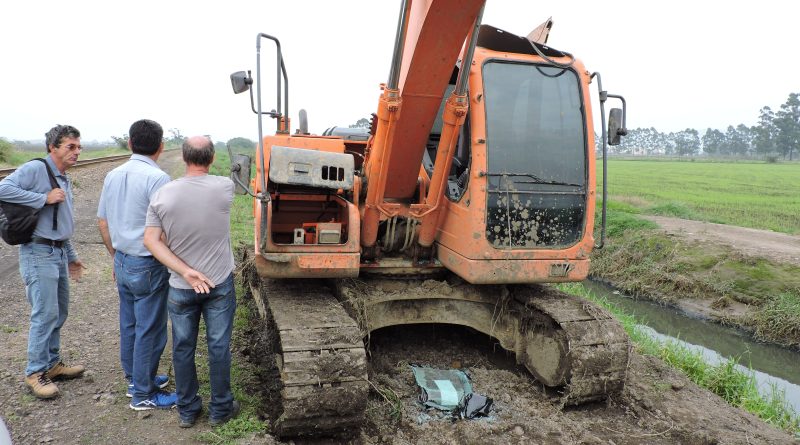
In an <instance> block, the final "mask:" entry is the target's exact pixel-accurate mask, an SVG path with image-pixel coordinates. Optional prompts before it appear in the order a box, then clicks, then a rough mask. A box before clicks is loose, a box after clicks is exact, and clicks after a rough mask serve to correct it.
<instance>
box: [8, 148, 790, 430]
mask: <svg viewBox="0 0 800 445" xmlns="http://www.w3.org/2000/svg"><path fill="white" fill-rule="evenodd" d="M172 156H175V158H172V159H171V160H170V159H169V156H167V157H166V159H163V160H162V162H163V163H164V164H165V165H166V168H165V169H167V170H171V169H172V168H173V167H174V166H175V165H178V164H176V162H177V156H178V155H177V154H175V153H173V154H172ZM110 168H112V167H111V166H108V165H105V166H93V167H86V168H83V169H79V170H75V171H74V172H73V173H72V176H73V178H74V180H75V183H76V188H75V197H76V215H77V218H76V219H77V227H78V230H77V233H76V235H75V237H74V239H73V241H74V242H75V243H76V248H77V249H78V252H79V255H80V256H81V259H82V260H83V262H84V264H85V265H86V266H87V270H86V273H85V275H84V278H83V279H82V280H81V282H79V283H74V284H73V285H72V293H71V295H72V301H71V306H70V315H69V319H68V320H67V322H66V325H65V326H64V328H63V330H62V353H63V356H64V358H65V359H66V361H68V362H73V363H81V364H84V365H86V366H87V368H88V370H87V372H86V375H85V376H84V377H83V378H81V379H76V380H72V381H67V382H63V383H59V387H60V389H61V391H62V395H61V397H59V398H57V399H55V400H52V401H40V400H37V399H35V398H33V397H32V396H31V395H30V394H29V393H28V391H27V388H26V387H25V385H24V383H23V382H22V377H23V373H24V368H25V362H26V353H25V349H26V344H27V333H28V327H29V321H28V317H29V313H30V308H29V306H28V303H27V301H26V299H25V293H24V288H23V285H22V282H21V280H20V278H19V273H18V271H17V260H16V248H12V247H9V246H7V245H4V244H0V307H2V310H0V416H2V417H3V419H4V420H5V422H6V423H7V425H8V426H9V429H10V430H11V434H12V439H13V442H14V443H15V444H40V443H64V444H73V443H78V444H79V443H84V444H106V443H137V444H139V443H144V444H173V443H198V442H199V435H200V434H201V433H204V432H205V433H209V432H213V430H212V429H211V428H210V427H209V425H208V423H207V419H205V418H202V419H201V420H200V422H199V423H198V424H197V425H196V426H195V427H194V428H191V429H181V428H178V425H177V421H178V418H177V413H176V412H175V411H174V410H167V411H146V412H141V413H137V412H134V411H132V410H130V409H129V408H128V400H129V399H127V398H126V397H125V382H124V380H123V376H122V372H121V370H120V366H119V358H118V355H119V353H118V348H119V341H118V335H119V332H118V297H117V294H116V290H115V287H114V283H113V280H112V278H111V260H110V258H109V256H108V254H107V253H106V251H105V248H104V247H103V246H102V243H101V242H100V237H99V234H98V233H97V229H96V223H95V211H96V205H97V198H98V196H99V190H100V187H101V185H102V179H103V177H104V175H105V173H106V172H107V171H108V170H110ZM252 312H253V313H255V312H256V311H255V310H253V311H252ZM250 331H251V332H253V333H254V334H255V333H258V332H259V327H258V324H257V322H256V321H254V322H253V324H251V325H250ZM258 338H262V339H264V338H266V336H263V335H261V336H259V335H253V336H251V340H252V341H250V343H249V345H248V346H247V347H246V348H243V349H237V350H236V351H235V360H238V361H240V362H244V361H245V360H248V358H247V357H250V359H251V360H255V359H258V360H256V361H260V362H261V363H266V361H265V360H266V359H267V357H265V356H263V354H260V352H259V351H260V348H261V346H260V345H259V342H258ZM169 351H170V349H169V346H168V347H167V350H166V351H165V353H164V356H163V358H162V363H161V367H160V371H161V372H165V373H169V374H170V377H172V373H171V367H170V359H171V357H170V352H169ZM245 354H246V355H247V357H245ZM201 360H203V359H202V358H201ZM409 363H419V364H426V365H430V366H435V367H447V368H449V367H459V368H462V369H464V370H465V371H467V372H468V373H469V374H470V376H471V378H472V381H473V386H474V388H475V391H476V392H479V393H481V394H484V395H487V396H489V397H492V398H493V399H494V400H495V404H494V410H493V412H492V416H491V417H490V418H488V419H483V420H471V421H463V420H461V421H455V422H454V421H452V420H451V419H449V418H447V417H443V416H441V415H440V414H438V413H434V412H425V411H424V410H422V409H421V408H420V406H419V405H418V404H417V402H416V398H417V389H416V387H415V385H414V383H413V377H412V374H411V371H410V369H409V366H408V364H409ZM259 374H260V373H259ZM263 374H264V375H265V376H268V375H269V372H268V370H267V369H263ZM273 378H274V377H273ZM370 380H371V381H372V383H373V384H374V385H375V387H377V388H381V389H382V390H383V393H384V394H390V395H391V394H394V395H396V396H397V397H396V399H395V398H389V400H387V399H386V398H384V397H382V396H381V395H379V393H378V392H377V391H375V390H372V391H371V392H370V399H369V402H368V409H367V418H366V421H365V423H364V425H363V427H362V429H361V431H360V432H359V433H358V434H357V435H356V436H355V437H353V438H351V439H349V440H344V439H330V440H325V441H314V442H313V443H338V442H347V441H350V442H353V443H363V444H379V443H386V444H415V443H443V444H461V443H463V444H472V443H476V444H477V443H520V444H521V443H525V444H530V443H534V444H536V443H538V444H576V443H586V444H595V443H596V444H601V443H602V444H644V443H647V444H675V443H678V444H683V443H686V444H791V443H795V444H796V443H800V441H797V440H795V439H793V438H792V437H791V436H789V435H787V434H786V433H784V432H782V431H780V430H778V429H776V428H774V427H772V426H769V425H767V424H765V423H764V422H762V421H760V420H758V419H757V418H755V417H754V416H752V415H750V414H747V413H745V412H743V411H741V410H739V409H734V408H731V407H730V406H728V405H727V404H726V403H725V402H724V401H723V400H722V399H720V398H719V397H717V396H715V395H713V394H711V393H709V392H707V391H705V390H703V389H700V388H698V387H697V386H695V385H694V384H693V383H691V382H689V381H688V380H687V379H686V378H684V377H683V376H681V375H679V374H678V373H676V372H675V371H673V370H671V369H670V368H669V367H667V366H666V365H665V364H664V363H662V362H660V361H657V360H655V359H652V358H648V357H642V356H640V355H638V354H633V357H632V360H631V363H630V365H629V372H628V378H627V386H626V389H625V391H624V392H623V394H622V396H620V397H619V398H617V399H614V400H610V401H608V402H602V403H594V404H590V405H585V406H581V407H578V408H569V409H564V410H562V409H559V407H558V404H557V400H558V396H559V395H558V393H557V391H553V390H549V389H545V388H543V387H542V386H541V385H539V384H538V383H537V382H536V381H535V380H534V379H533V378H531V377H530V376H529V375H528V374H527V372H525V371H524V370H522V369H519V368H517V367H516V366H515V365H514V364H513V361H512V360H510V359H509V358H508V357H506V355H505V354H504V353H503V352H502V351H499V350H498V349H497V348H496V346H495V345H494V344H493V343H492V341H491V339H490V338H487V337H485V336H483V335H480V334H477V333H475V332H473V331H470V330H468V329H466V328H458V327H456V328H454V327H447V326H418V327H411V328H389V329H385V330H381V331H378V332H376V333H374V334H373V336H372V338H371V341H370ZM271 386H274V385H272V384H271V383H270V382H269V381H267V382H263V384H262V385H261V386H260V387H261V388H269V387H271ZM169 388H170V389H171V388H172V386H171V385H170V387H169ZM386 389H391V391H386ZM257 390H258V388H253V392H257ZM261 411H262V412H268V411H269V410H268V407H267V406H264V407H262V408H261ZM0 442H1V441H0ZM278 442H280V441H279V440H278V439H276V438H274V437H272V436H270V435H268V434H259V435H254V436H251V437H247V438H245V439H243V440H241V441H239V443H278ZM293 442H294V443H306V442H309V441H306V440H302V439H297V440H295V441H293ZM287 443H291V442H288V441H287Z"/></svg>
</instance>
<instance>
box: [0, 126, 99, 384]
mask: <svg viewBox="0 0 800 445" xmlns="http://www.w3.org/2000/svg"><path fill="white" fill-rule="evenodd" d="M45 138H46V141H45V144H46V146H47V153H48V156H47V157H46V158H45V162H46V163H47V166H45V163H42V162H39V161H31V162H28V163H25V164H24V165H22V166H21V167H20V168H18V169H17V170H16V171H14V173H12V174H11V175H10V176H8V177H7V178H5V179H3V181H2V182H0V200H3V201H7V202H12V203H15V204H22V205H26V206H29V207H33V208H41V209H42V211H41V212H40V213H39V219H38V222H37V224H36V229H34V231H33V239H31V241H30V242H28V243H25V244H22V245H20V247H19V272H20V275H22V280H23V281H24V282H25V294H26V295H27V297H28V303H30V305H31V327H30V332H29V333H28V365H27V366H26V368H25V384H26V385H28V387H29V388H30V390H31V392H33V395H34V396H36V397H38V398H40V399H50V398H53V397H56V396H58V394H59V392H58V387H57V386H56V384H55V383H53V379H60V378H74V377H80V376H81V375H82V374H83V371H84V367H83V366H81V365H75V366H69V365H66V364H64V362H63V361H62V360H61V354H60V349H61V327H62V326H63V325H64V322H65V321H66V320H67V314H68V312H69V280H68V277H70V278H72V279H74V280H77V279H79V278H80V277H81V274H82V270H83V263H81V260H79V259H78V254H77V253H75V249H74V248H73V247H72V243H70V240H69V239H70V237H71V236H72V233H73V231H74V230H75V221H74V220H73V215H72V183H71V182H70V180H69V178H68V177H67V175H66V172H67V170H68V169H69V168H70V167H72V166H73V165H75V163H77V162H78V156H79V155H80V153H81V148H82V147H81V133H80V132H79V131H78V129H77V128H75V127H72V126H70V125H57V126H55V127H53V128H51V129H50V131H48V132H47V133H46V134H45ZM48 167H49V168H50V171H52V172H53V175H55V177H56V181H57V183H58V185H59V187H60V188H52V185H51V183H50V177H49V176H48V174H47V168H48ZM54 213H55V217H56V219H54V215H53V214H54Z"/></svg>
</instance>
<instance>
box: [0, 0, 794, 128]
mask: <svg viewBox="0 0 800 445" xmlns="http://www.w3.org/2000/svg"><path fill="white" fill-rule="evenodd" d="M399 9H400V0H363V1H360V0H359V1H356V0H340V1H329V0H328V1H325V0H318V1H312V0H291V1H274V0H262V1H247V0H244V1H239V2H220V1H193V2H179V1H169V0H161V1H152V0H136V1H130V0H117V1H80V0H72V1H68V2H64V1H53V0H38V1H15V0H8V1H4V2H2V4H0V137H5V138H7V139H24V140H31V139H42V138H43V134H44V132H45V131H46V130H47V129H49V128H50V127H52V126H53V125H55V124H57V123H62V124H67V123H68V124H71V125H74V126H76V127H78V128H79V129H80V130H81V132H82V134H83V139H84V141H91V140H100V141H103V140H110V137H111V136H112V135H114V136H120V135H122V134H124V133H127V131H128V127H129V126H130V124H131V123H132V122H133V121H134V120H136V119H140V118H150V119H154V120H157V121H159V122H160V123H161V124H162V125H163V126H164V128H165V129H170V128H177V129H179V130H180V131H181V133H182V134H184V135H186V136H188V135H193V134H210V135H211V136H212V137H213V138H214V139H215V140H223V141H224V140H227V139H229V138H232V137H236V136H243V137H248V138H250V139H256V138H257V134H258V133H257V121H256V118H255V115H254V114H253V113H252V112H251V111H250V104H249V99H248V97H247V95H246V94H242V95H234V94H233V92H232V91H231V87H230V81H229V77H228V76H229V74H230V73H231V72H233V71H238V70H247V69H252V70H253V71H254V72H255V60H256V57H255V54H256V51H255V42H256V35H257V33H259V32H264V33H267V34H271V35H274V36H276V37H278V38H279V39H280V40H281V44H282V48H283V52H284V59H285V61H286V64H287V72H288V76H289V82H290V84H289V85H290V89H289V94H290V97H289V105H290V110H289V111H290V116H291V117H292V118H293V119H294V121H295V122H296V121H297V119H296V117H297V111H298V110H299V109H300V108H305V109H306V110H307V112H308V115H309V124H310V125H309V126H310V129H311V131H312V132H316V133H319V132H322V131H323V130H324V129H325V128H328V127H331V126H334V125H338V126H347V125H349V124H352V123H354V122H355V121H357V120H358V119H359V118H361V117H367V116H369V114H370V113H372V112H374V111H375V109H376V106H377V99H378V96H379V94H380V91H379V88H378V87H379V84H380V83H382V82H385V81H386V80H387V77H388V73H389V63H390V59H391V51H392V45H393V39H394V34H395V29H396V23H397V15H398V12H399ZM798 13H800V3H798V2H796V1H792V0H760V1H757V2H752V1H749V2H744V1H702V0H700V1H698V0H695V1H686V0H671V1H661V2H643V1H628V0H617V1H608V2H602V1H569V2H557V1H553V0H549V1H535V0H525V1H521V0H488V2H487V7H486V12H485V14H484V20H483V22H484V23H486V24H491V25H493V26H496V27H498V28H501V29H504V30H506V31H509V32H512V33H515V34H519V35H526V34H527V33H528V32H529V31H530V30H531V29H533V27H535V26H536V25H538V24H539V23H540V22H542V21H543V20H545V19H546V18H547V17H550V16H552V17H553V21H554V26H553V30H552V32H551V35H550V41H549V44H550V45H551V46H553V47H555V48H557V49H562V50H565V51H569V52H571V53H573V54H574V55H575V56H576V57H578V58H579V59H581V60H583V62H584V63H585V65H586V67H587V68H588V69H589V70H590V71H599V72H600V73H601V74H602V76H603V86H604V87H605V89H606V90H608V91H609V92H611V93H617V94H622V95H624V96H625V98H626V99H627V102H628V127H629V128H636V127H655V128H656V129H658V130H660V131H679V130H683V129H685V128H695V129H698V130H699V131H701V133H702V132H704V131H705V129H706V128H709V127H710V128H718V129H722V130H724V129H725V128H727V126H728V125H738V124H740V123H744V124H746V125H754V124H756V123H757V119H758V111H759V109H760V108H761V107H763V106H770V107H771V108H772V109H773V110H777V109H778V108H779V107H780V105H781V104H782V103H784V102H785V101H786V99H787V97H788V95H789V93H792V92H800V69H798V68H800V56H798V50H797V44H798V43H799V42H800V37H798V35H797V27H798V17H800V14H798ZM273 54H274V52H272V47H271V46H270V44H269V43H268V42H265V43H264V44H263V47H262V68H264V69H265V70H269V71H270V72H271V71H272V70H273V69H274V56H273ZM263 89H264V92H265V93H266V94H265V97H264V107H265V109H268V108H272V103H273V102H274V90H275V87H274V85H273V83H272V80H269V81H268V82H265V84H264V86H263ZM273 122H274V121H272V120H265V129H267V130H269V131H272V130H273V129H274V125H273ZM598 132H599V130H598Z"/></svg>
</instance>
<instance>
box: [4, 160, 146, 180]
mask: <svg viewBox="0 0 800 445" xmlns="http://www.w3.org/2000/svg"><path fill="white" fill-rule="evenodd" d="M130 157H131V155H130V154H124V155H114V156H102V157H99V158H92V159H83V160H79V161H78V162H77V163H76V164H75V165H74V166H72V168H79V167H85V166H87V165H92V164H103V163H106V162H114V161H119V160H122V159H128V158H130ZM16 169H17V168H16V167H12V168H0V180H3V179H5V177H6V176H8V175H10V174H11V173H14V171H15V170H16Z"/></svg>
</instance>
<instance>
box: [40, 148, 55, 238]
mask: <svg viewBox="0 0 800 445" xmlns="http://www.w3.org/2000/svg"><path fill="white" fill-rule="evenodd" d="M35 160H37V161H42V164H44V167H45V168H46V169H47V177H48V178H49V179H50V186H51V187H52V188H54V189H60V188H61V186H59V185H58V181H56V176H55V175H54V174H53V170H50V165H49V164H48V163H47V161H45V160H44V159H42V158H35ZM53 230H58V203H55V204H53Z"/></svg>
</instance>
